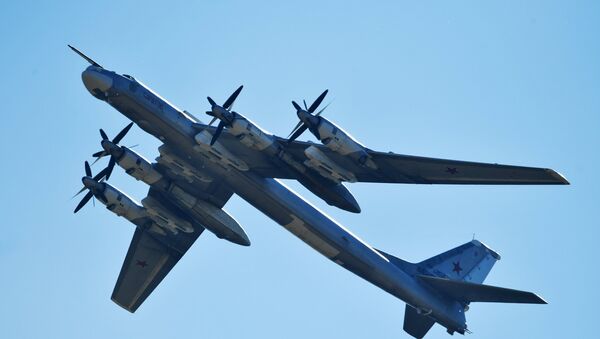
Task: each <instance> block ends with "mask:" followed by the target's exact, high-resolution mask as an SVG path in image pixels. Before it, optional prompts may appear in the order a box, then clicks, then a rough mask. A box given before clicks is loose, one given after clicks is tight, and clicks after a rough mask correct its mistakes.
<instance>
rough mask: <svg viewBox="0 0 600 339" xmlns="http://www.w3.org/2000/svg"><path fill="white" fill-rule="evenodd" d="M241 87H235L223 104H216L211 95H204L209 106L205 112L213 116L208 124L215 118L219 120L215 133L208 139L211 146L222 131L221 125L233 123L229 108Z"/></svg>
mask: <svg viewBox="0 0 600 339" xmlns="http://www.w3.org/2000/svg"><path fill="white" fill-rule="evenodd" d="M243 88H244V86H243V85H242V86H240V87H238V89H236V90H235V92H233V93H232V94H231V95H230V96H229V98H227V100H225V103H223V106H219V105H217V103H216V102H215V101H214V100H213V99H212V98H211V97H206V99H208V102H209V103H210V106H211V109H210V111H206V114H208V115H210V116H212V117H213V119H212V120H211V121H210V123H209V124H208V125H209V126H210V125H212V124H213V122H215V120H217V119H219V120H220V122H219V125H218V126H217V130H216V131H215V134H213V137H212V139H211V140H210V145H211V146H212V145H214V143H215V142H216V141H217V138H219V135H221V133H222V132H223V127H225V126H231V123H233V119H234V118H235V112H233V111H232V110H231V109H232V108H233V103H234V102H235V99H237V97H238V95H240V92H241V91H242V89H243Z"/></svg>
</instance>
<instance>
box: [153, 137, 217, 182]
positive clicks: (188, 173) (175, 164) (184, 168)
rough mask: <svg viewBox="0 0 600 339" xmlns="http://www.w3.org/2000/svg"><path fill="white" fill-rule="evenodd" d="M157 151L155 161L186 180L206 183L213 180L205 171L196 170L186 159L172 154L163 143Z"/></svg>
mask: <svg viewBox="0 0 600 339" xmlns="http://www.w3.org/2000/svg"><path fill="white" fill-rule="evenodd" d="M158 152H159V153H160V156H159V157H157V158H156V162H158V163H159V164H160V165H163V166H165V167H168V168H169V169H170V170H171V171H172V172H173V173H174V174H175V175H176V176H178V177H181V178H184V179H185V180H186V181H187V182H189V183H192V182H194V181H200V182H206V183H208V182H212V181H213V180H214V179H213V178H211V177H210V176H208V175H206V174H205V173H203V172H200V171H198V170H197V169H196V167H194V166H193V165H191V164H190V163H188V162H187V161H185V160H183V159H181V158H180V157H178V156H176V155H175V154H173V152H171V151H169V149H168V148H167V147H166V146H165V145H162V146H160V147H159V148H158Z"/></svg>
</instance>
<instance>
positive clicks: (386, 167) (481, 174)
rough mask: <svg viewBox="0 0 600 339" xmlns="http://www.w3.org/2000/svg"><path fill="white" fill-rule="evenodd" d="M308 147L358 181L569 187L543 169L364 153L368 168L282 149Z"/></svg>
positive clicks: (324, 149)
mask: <svg viewBox="0 0 600 339" xmlns="http://www.w3.org/2000/svg"><path fill="white" fill-rule="evenodd" d="M309 146H314V147H317V148H318V149H319V151H321V152H322V153H323V154H324V155H325V156H327V157H328V158H329V159H331V160H332V161H333V162H334V163H335V164H337V165H339V166H340V167H342V168H343V169H345V170H347V171H349V172H352V173H353V174H354V175H355V176H356V179H357V181H358V182H379V183H406V184H456V185H465V184H476V185H565V184H569V182H568V181H567V180H566V179H565V178H564V177H563V176H561V175H560V174H558V173H557V172H555V171H553V170H551V169H547V168H537V167H524V166H511V165H499V164H489V163H481V162H470V161H460V160H450V159H437V158H427V157H419V156H413V155H404V154H395V153H391V152H389V153H385V152H377V151H373V150H367V153H368V154H369V156H370V157H371V159H372V160H373V162H374V163H375V165H377V169H372V168H369V167H366V166H361V165H359V164H357V163H356V162H355V161H353V160H352V159H350V157H347V156H343V155H340V154H339V153H336V152H333V151H332V150H330V149H329V148H327V147H326V146H323V145H320V144H314V143H308V142H301V141H294V142H292V143H290V144H289V145H288V146H287V148H286V150H287V151H289V152H290V153H291V154H292V155H293V156H294V157H295V158H297V159H305V158H306V156H305V154H304V150H305V149H306V148H308V147H309ZM274 174H276V173H274ZM282 174H283V173H282Z"/></svg>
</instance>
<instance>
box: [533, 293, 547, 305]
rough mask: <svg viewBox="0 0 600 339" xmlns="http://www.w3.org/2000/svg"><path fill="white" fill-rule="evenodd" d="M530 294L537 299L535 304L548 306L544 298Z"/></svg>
mask: <svg viewBox="0 0 600 339" xmlns="http://www.w3.org/2000/svg"><path fill="white" fill-rule="evenodd" d="M532 294H533V295H534V296H535V297H536V298H537V304H540V305H548V302H547V301H546V300H545V299H544V298H542V297H540V296H539V295H537V294H535V293H532Z"/></svg>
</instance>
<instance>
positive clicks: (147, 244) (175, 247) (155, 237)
mask: <svg viewBox="0 0 600 339" xmlns="http://www.w3.org/2000/svg"><path fill="white" fill-rule="evenodd" d="M148 195H149V196H152V197H154V198H156V199H159V200H162V198H163V197H162V195H161V194H160V193H159V192H157V191H155V190H153V189H152V188H151V189H150V191H149V193H148ZM163 202H164V203H167V202H166V201H164V200H163ZM167 206H169V208H173V207H172V206H170V205H168V204H167ZM136 225H137V226H138V227H137V228H136V230H135V233H134V234H133V239H132V240H131V244H130V245H129V250H128V251H127V255H126V256H125V261H124V262H123V266H122V267H121V272H120V273H119V278H118V279H117V283H116V285H115V288H114V290H113V294H112V296H111V299H112V300H113V301H114V302H115V303H116V304H117V305H119V306H121V307H123V308H124V309H126V310H128V311H129V312H132V313H133V312H135V311H136V310H137V309H138V307H140V305H141V304H142V303H143V302H144V300H146V298H148V296H149V295H150V294H151V293H152V291H154V289H155V288H156V286H158V284H160V282H161V281H162V280H163V279H164V278H165V277H166V276H167V274H168V273H169V272H170V271H171V269H173V267H174V266H175V264H177V262H178V261H179V259H181V257H183V255H184V254H185V253H186V252H187V250H188V249H189V248H190V247H191V246H192V245H193V244H194V242H195V241H196V239H197V238H198V237H199V236H200V234H202V232H203V231H204V228H203V227H202V226H200V225H198V224H197V223H193V228H194V230H193V232H191V233H185V232H181V231H180V232H177V233H173V232H171V231H168V230H165V229H164V228H161V227H159V226H158V225H157V224H156V223H155V222H154V221H152V219H151V218H149V217H148V218H145V219H144V220H139V221H138V222H136Z"/></svg>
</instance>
